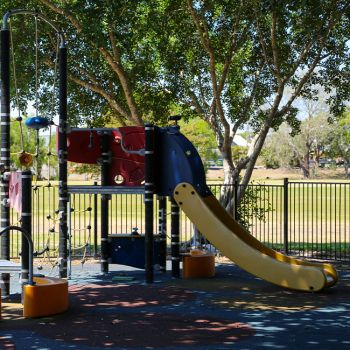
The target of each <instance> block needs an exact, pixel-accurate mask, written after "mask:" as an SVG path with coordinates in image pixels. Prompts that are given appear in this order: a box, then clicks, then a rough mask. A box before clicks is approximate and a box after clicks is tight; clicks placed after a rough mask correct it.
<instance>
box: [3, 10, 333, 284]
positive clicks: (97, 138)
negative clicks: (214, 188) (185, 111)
mask: <svg viewBox="0 0 350 350" xmlns="http://www.w3.org/2000/svg"><path fill="white" fill-rule="evenodd" d="M21 11H22V10H20V11H17V12H15V11H13V12H11V13H10V14H13V13H23V11H22V12H21ZM25 13H28V11H25ZM10 14H8V15H5V17H4V22H3V23H4V25H3V29H2V32H1V39H2V45H1V58H2V65H1V81H2V91H3V94H2V100H1V125H2V130H1V136H2V140H1V160H2V161H3V169H4V171H5V172H6V171H8V169H9V145H10V144H9V131H10V129H9V128H10V126H9V125H10V123H9V118H10V114H9V111H10V108H9V101H10V94H9V73H8V71H9V59H8V51H9V34H8V30H7V28H6V21H7V18H8V17H9V15H10ZM31 14H33V13H31ZM52 27H53V28H54V29H55V27H54V26H52ZM59 56H60V60H59V64H60V67H59V72H60V99H59V101H60V108H59V127H58V142H57V149H58V157H59V197H60V200H59V217H60V220H59V225H60V231H59V234H60V244H59V274H60V277H61V278H63V277H67V260H68V255H67V251H68V250H67V241H68V239H69V236H70V234H69V233H68V224H67V204H68V203H69V197H70V194H72V193H100V194H101V195H102V199H101V271H102V272H104V273H106V272H108V263H109V258H110V254H109V247H108V235H109V227H108V211H109V206H108V202H109V198H110V195H111V194H113V193H142V194H144V202H145V235H144V242H145V279H146V282H148V283H151V282H153V269H154V227H153V225H154V224H153V214H154V213H153V210H154V209H153V204H154V195H155V194H156V195H158V196H159V197H160V198H162V207H163V209H164V198H165V197H170V198H171V201H172V206H171V208H172V209H171V220H172V226H171V227H172V228H171V249H172V275H173V276H174V277H179V275H180V254H179V207H180V208H181V209H182V210H183V211H184V212H185V213H186V215H187V216H188V217H189V218H190V219H191V220H192V222H193V223H194V224H195V226H196V227H197V228H198V229H199V231H200V232H201V233H202V234H204V235H205V236H206V238H207V239H208V240H209V241H210V242H211V244H213V245H214V246H216V247H217V248H219V249H220V250H221V252H222V253H223V254H225V255H227V257H229V258H230V259H231V260H232V261H234V262H235V263H236V264H238V265H239V266H241V267H242V268H244V269H246V270H247V271H248V272H250V273H252V274H254V275H256V276H258V277H261V278H263V279H266V280H267V281H269V282H271V283H275V284H277V285H280V286H283V287H286V288H291V289H296V290H302V291H319V290H322V289H323V288H326V287H331V286H332V285H334V284H335V283H336V282H337V278H338V277H337V273H336V271H335V270H334V268H333V267H332V266H331V265H329V264H316V263H311V262H304V261H302V260H298V259H293V258H290V257H288V256H285V255H283V254H280V253H278V252H275V251H273V250H271V249H268V248H267V247H265V246H263V245H262V244H261V243H260V242H259V241H257V240H256V239H255V238H253V237H252V236H251V235H250V234H249V232H248V231H246V230H245V229H244V228H242V227H241V226H240V225H239V224H238V223H237V222H236V221H235V220H234V219H232V218H231V217H230V216H229V215H228V214H227V213H226V211H225V210H224V209H223V208H222V207H221V206H220V203H219V202H218V201H217V200H216V198H215V197H214V195H213V194H212V193H211V192H210V190H209V188H208V186H207V185H206V180H205V172H204V168H203V164H202V161H201V159H200V157H199V155H198V152H197V151H196V149H195V148H194V146H193V145H192V144H191V143H190V142H189V140H188V139H186V137H185V136H183V135H182V134H181V133H180V130H179V127H178V125H177V124H176V122H177V120H178V117H176V118H173V119H174V120H175V125H173V126H170V127H165V128H158V127H155V126H153V125H151V124H147V125H146V126H145V127H144V128H142V127H127V128H114V129H111V128H99V129H73V128H69V127H68V125H67V110H66V107H67V106H66V105H67V88H66V84H67V74H66V69H67V66H66V48H65V43H64V37H63V36H61V44H60V51H59ZM68 160H72V161H76V162H86V163H95V164H101V186H68V184H67V161H68ZM7 196H8V180H7V179H6V178H5V177H3V179H2V194H1V200H2V201H3V203H5V202H6V200H7ZM3 209H4V208H3ZM162 220H163V223H164V221H165V218H164V217H163V218H162ZM1 223H2V225H5V227H8V226H9V212H8V210H7V209H4V210H2V216H1ZM164 238H165V237H164ZM2 247H5V248H6V249H5V248H2V249H3V250H2V256H3V257H4V258H6V256H7V257H8V242H7V241H6V239H5V241H4V243H3V246H2Z"/></svg>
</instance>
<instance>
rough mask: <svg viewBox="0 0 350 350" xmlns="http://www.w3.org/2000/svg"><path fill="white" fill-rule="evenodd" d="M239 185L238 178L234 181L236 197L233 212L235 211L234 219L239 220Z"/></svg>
mask: <svg viewBox="0 0 350 350" xmlns="http://www.w3.org/2000/svg"><path fill="white" fill-rule="evenodd" d="M238 186H239V182H238V180H235V183H234V188H233V189H234V196H235V197H234V198H235V203H234V208H233V213H234V219H235V220H238V219H239V218H238Z"/></svg>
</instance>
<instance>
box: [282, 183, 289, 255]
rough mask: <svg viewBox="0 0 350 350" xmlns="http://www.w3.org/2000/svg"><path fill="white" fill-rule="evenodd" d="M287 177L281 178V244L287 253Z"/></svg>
mask: <svg viewBox="0 0 350 350" xmlns="http://www.w3.org/2000/svg"><path fill="white" fill-rule="evenodd" d="M288 187H289V186H288V178H284V180H283V238H284V239H283V244H284V253H285V254H288V250H289V248H288Z"/></svg>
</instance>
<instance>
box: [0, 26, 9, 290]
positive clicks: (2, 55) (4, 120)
mask: <svg viewBox="0 0 350 350" xmlns="http://www.w3.org/2000/svg"><path fill="white" fill-rule="evenodd" d="M0 62H1V71H0V84H1V85H0V92H1V112H0V115H1V150H0V163H1V167H2V172H7V171H10V32H9V30H7V29H2V30H1V52H0ZM0 191H1V194H0V206H1V223H0V229H1V230H2V229H4V228H5V227H7V226H9V225H10V209H9V208H8V207H7V205H6V202H7V198H8V196H9V183H8V179H7V178H5V177H4V176H1V190H0ZM9 237H10V236H9V232H6V233H4V234H3V235H2V236H1V259H6V260H9V259H10V238H9ZM0 287H1V290H2V296H3V297H8V296H9V294H10V275H9V274H8V273H4V274H1V281H0Z"/></svg>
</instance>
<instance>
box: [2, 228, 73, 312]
mask: <svg viewBox="0 0 350 350" xmlns="http://www.w3.org/2000/svg"><path fill="white" fill-rule="evenodd" d="M12 230H17V231H20V232H22V237H25V238H26V240H27V243H28V254H26V255H28V267H29V269H28V280H27V281H26V282H25V283H23V287H22V300H23V317H25V318H32V317H42V316H50V315H55V314H58V313H61V312H64V311H66V310H67V309H68V282H67V281H66V280H63V279H59V278H52V277H45V276H40V277H38V276H34V275H33V241H32V239H31V236H30V234H29V233H28V232H27V231H26V230H25V229H23V228H22V227H18V226H8V227H6V228H5V229H3V230H1V231H0V236H1V235H2V234H4V233H7V232H10V231H12Z"/></svg>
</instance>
